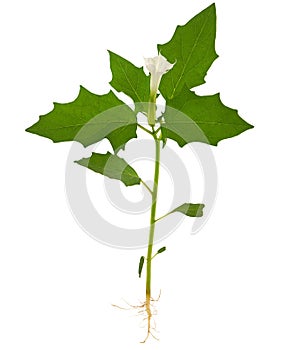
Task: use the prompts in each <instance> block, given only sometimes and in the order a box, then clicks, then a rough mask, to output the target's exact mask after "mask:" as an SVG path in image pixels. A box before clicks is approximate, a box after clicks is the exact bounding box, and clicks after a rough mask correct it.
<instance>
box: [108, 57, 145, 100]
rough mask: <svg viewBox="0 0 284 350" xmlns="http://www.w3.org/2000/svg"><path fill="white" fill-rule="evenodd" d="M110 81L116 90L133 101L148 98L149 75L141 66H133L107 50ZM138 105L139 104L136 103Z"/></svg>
mask: <svg viewBox="0 0 284 350" xmlns="http://www.w3.org/2000/svg"><path fill="white" fill-rule="evenodd" d="M109 55H110V68H111V71H112V81H111V82H110V85H111V86H112V87H113V88H115V89H116V91H118V92H124V93H125V94H126V95H127V96H129V97H131V98H132V100H133V101H134V102H137V103H141V102H147V101H148V100H149V94H150V76H147V75H146V74H145V73H144V71H143V68H142V67H141V68H138V67H136V66H134V64H132V63H131V62H129V61H127V60H126V59H124V58H123V57H121V56H119V55H117V54H115V53H113V52H111V51H109ZM138 106H139V104H138Z"/></svg>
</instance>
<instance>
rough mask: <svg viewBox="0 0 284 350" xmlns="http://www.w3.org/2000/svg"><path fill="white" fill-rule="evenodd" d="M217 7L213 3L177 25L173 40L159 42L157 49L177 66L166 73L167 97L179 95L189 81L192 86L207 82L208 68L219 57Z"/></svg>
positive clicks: (164, 91)
mask: <svg viewBox="0 0 284 350" xmlns="http://www.w3.org/2000/svg"><path fill="white" fill-rule="evenodd" d="M215 36H216V9H215V4H212V5H211V6H209V7H208V8H206V9H205V10H203V11H202V12H200V13H199V14H198V15H196V16H195V17H194V18H192V19H191V20H190V21H189V22H188V23H186V24H185V25H183V26H178V27H177V28H176V31H175V33H174V35H173V37H172V39H171V40H170V41H169V42H168V43H166V44H163V45H158V51H159V52H160V53H161V54H162V55H163V56H165V57H166V58H167V59H168V61H170V62H171V63H173V62H176V63H175V65H174V67H173V68H172V69H171V70H170V71H169V72H168V73H167V74H165V75H164V76H163V78H162V81H161V84H160V92H161V93H162V95H163V96H164V97H165V98H166V99H172V98H173V97H175V96H176V95H178V94H179V93H180V91H181V89H182V88H183V86H184V85H185V84H186V85H187V87H188V88H189V89H190V88H192V87H194V86H198V85H200V84H203V83H204V82H205V80H204V78H205V75H206V72H207V70H208V69H209V68H210V66H211V65H212V63H213V61H214V60H215V59H216V58H217V57H218V55H217V54H216V51H215Z"/></svg>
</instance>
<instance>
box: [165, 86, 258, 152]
mask: <svg viewBox="0 0 284 350" xmlns="http://www.w3.org/2000/svg"><path fill="white" fill-rule="evenodd" d="M168 106H169V107H168ZM164 119H165V123H164V124H162V133H163V138H171V139H173V140H175V141H176V142H177V143H178V144H179V145H180V146H181V147H182V146H184V145H185V144H187V143H189V142H203V143H209V144H211V145H214V146H217V143H218V142H219V141H221V140H223V139H226V138H229V137H233V136H236V135H239V134H240V133H242V132H244V131H246V130H248V129H251V128H253V126H252V125H250V124H248V123H247V122H246V121H244V120H243V119H242V118H241V117H240V116H239V115H238V112H237V111H236V110H234V109H231V108H229V107H227V106H225V105H224V104H223V103H222V101H221V100H220V95H219V94H216V95H212V96H198V95H196V94H195V93H194V92H191V91H190V90H188V89H187V88H186V87H184V88H183V90H182V92H181V93H180V94H179V95H178V96H176V97H175V98H173V99H172V100H169V101H168V104H167V108H166V111H165V114H164Z"/></svg>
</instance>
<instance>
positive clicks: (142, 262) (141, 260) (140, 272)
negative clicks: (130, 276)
mask: <svg viewBox="0 0 284 350" xmlns="http://www.w3.org/2000/svg"><path fill="white" fill-rule="evenodd" d="M144 261H145V258H144V256H141V258H140V261H139V268H138V275H139V278H141V274H142V270H143V265H144Z"/></svg>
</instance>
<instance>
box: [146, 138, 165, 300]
mask: <svg viewBox="0 0 284 350" xmlns="http://www.w3.org/2000/svg"><path fill="white" fill-rule="evenodd" d="M154 139H155V148H156V157H155V172H154V185H153V191H152V205H151V217H150V232H149V241H148V252H147V272H146V300H147V299H148V300H150V299H151V273H152V251H153V243H154V234H155V223H156V220H155V216H156V205H157V194H158V182H159V171H160V152H161V149H160V141H159V140H158V139H157V137H156V136H155V135H154Z"/></svg>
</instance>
